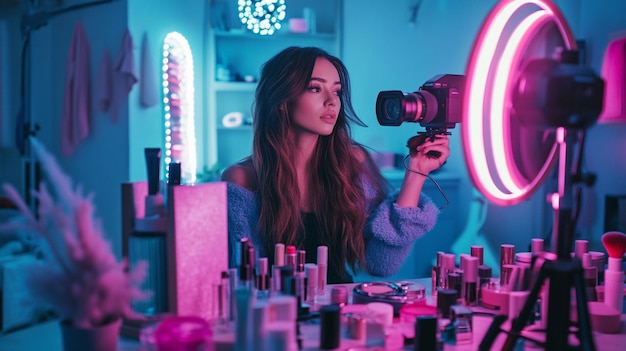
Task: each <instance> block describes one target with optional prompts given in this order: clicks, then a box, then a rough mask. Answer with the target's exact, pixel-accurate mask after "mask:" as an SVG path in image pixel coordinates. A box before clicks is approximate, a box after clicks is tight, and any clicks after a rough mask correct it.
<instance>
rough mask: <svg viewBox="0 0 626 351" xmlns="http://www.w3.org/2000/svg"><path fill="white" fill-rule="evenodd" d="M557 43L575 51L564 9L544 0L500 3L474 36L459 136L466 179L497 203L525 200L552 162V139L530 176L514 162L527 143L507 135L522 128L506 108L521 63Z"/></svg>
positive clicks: (543, 54)
mask: <svg viewBox="0 0 626 351" xmlns="http://www.w3.org/2000/svg"><path fill="white" fill-rule="evenodd" d="M541 39H544V40H541ZM559 46H561V47H565V48H566V49H568V50H575V49H576V41H575V40H574V36H573V33H572V31H571V29H570V28H569V26H568V24H567V21H566V20H565V18H564V16H563V15H562V13H561V12H560V11H559V9H558V8H557V7H556V6H555V5H554V4H553V3H552V2H551V1H547V0H546V1H543V0H508V1H506V0H505V1H500V2H499V3H498V4H497V5H496V6H495V7H494V9H493V10H492V11H491V12H490V14H489V15H488V17H487V18H486V20H485V21H484V23H483V25H482V27H481V29H480V31H479V33H478V35H477V37H476V41H475V43H474V47H473V49H472V52H471V55H470V58H469V61H468V65H467V69H466V79H467V83H466V84H467V88H466V94H465V95H464V101H463V102H464V103H463V117H462V121H463V123H461V135H462V139H463V151H464V156H465V160H466V163H467V166H468V170H469V174H470V178H471V179H472V182H473V183H474V185H475V186H476V187H477V188H478V190H479V191H480V192H481V193H483V194H484V195H485V197H487V198H488V199H489V200H490V201H492V202H493V203H495V204H498V205H505V206H509V205H515V204H517V203H519V202H521V201H523V200H526V199H528V198H529V197H530V196H531V195H532V194H533V193H534V192H535V191H536V189H537V188H538V187H539V186H540V185H541V184H542V182H543V180H544V179H545V177H546V176H547V175H548V173H549V171H550V170H551V168H552V167H553V166H554V164H555V161H556V158H557V154H556V153H557V143H556V141H555V142H553V143H552V145H551V147H550V150H549V152H548V154H547V157H546V159H545V161H544V162H542V165H541V167H539V169H538V170H537V174H533V175H530V177H529V175H528V174H527V173H528V172H527V171H525V170H524V169H523V167H522V165H520V164H518V163H517V162H516V157H515V156H516V154H517V153H519V150H518V149H519V148H521V147H525V145H516V144H515V142H519V141H520V140H513V138H512V137H511V135H512V133H522V132H520V131H518V128H519V126H518V125H516V124H515V121H512V119H511V112H510V111H511V108H510V107H511V96H512V91H513V89H514V88H515V86H514V84H515V83H516V78H517V77H518V75H519V71H520V70H521V67H522V65H523V64H524V63H525V62H527V61H528V60H529V59H531V58H538V57H549V56H551V55H552V54H553V53H554V50H555V49H556V48H557V47H559ZM522 139H523V138H522ZM522 141H523V140H522ZM533 156H535V155H533ZM528 178H531V179H528Z"/></svg>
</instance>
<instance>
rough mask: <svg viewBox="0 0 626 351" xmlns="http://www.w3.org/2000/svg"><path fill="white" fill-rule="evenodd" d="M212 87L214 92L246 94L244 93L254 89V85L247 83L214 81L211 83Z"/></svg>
mask: <svg viewBox="0 0 626 351" xmlns="http://www.w3.org/2000/svg"><path fill="white" fill-rule="evenodd" d="M213 87H214V88H215V91H236V92H246V91H254V89H256V82H255V83H247V82H228V81H219V80H218V81H215V82H213Z"/></svg>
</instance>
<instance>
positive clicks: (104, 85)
mask: <svg viewBox="0 0 626 351" xmlns="http://www.w3.org/2000/svg"><path fill="white" fill-rule="evenodd" d="M112 75H113V63H112V62H111V54H110V53H109V50H108V49H105V50H104V53H103V54H102V59H101V60H100V67H99V68H98V81H97V86H96V107H97V108H98V111H100V112H107V111H108V110H109V108H110V107H111V100H112V98H113V95H112V90H113V82H112V79H113V77H112Z"/></svg>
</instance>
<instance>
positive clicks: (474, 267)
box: [463, 256, 478, 283]
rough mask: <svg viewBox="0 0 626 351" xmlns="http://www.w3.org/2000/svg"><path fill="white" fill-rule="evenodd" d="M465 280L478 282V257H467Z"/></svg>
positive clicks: (464, 272) (464, 271)
mask: <svg viewBox="0 0 626 351" xmlns="http://www.w3.org/2000/svg"><path fill="white" fill-rule="evenodd" d="M463 280H464V281H466V282H468V283H476V282H477V281H478V257H473V256H467V257H465V269H464V270H463Z"/></svg>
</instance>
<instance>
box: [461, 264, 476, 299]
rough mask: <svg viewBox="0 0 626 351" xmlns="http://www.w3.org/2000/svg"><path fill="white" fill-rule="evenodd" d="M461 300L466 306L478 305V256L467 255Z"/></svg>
mask: <svg viewBox="0 0 626 351" xmlns="http://www.w3.org/2000/svg"><path fill="white" fill-rule="evenodd" d="M463 280H464V282H463V293H464V296H463V302H464V305H466V306H477V305H478V297H477V295H478V258H477V257H467V258H466V260H465V271H464V274H463Z"/></svg>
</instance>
